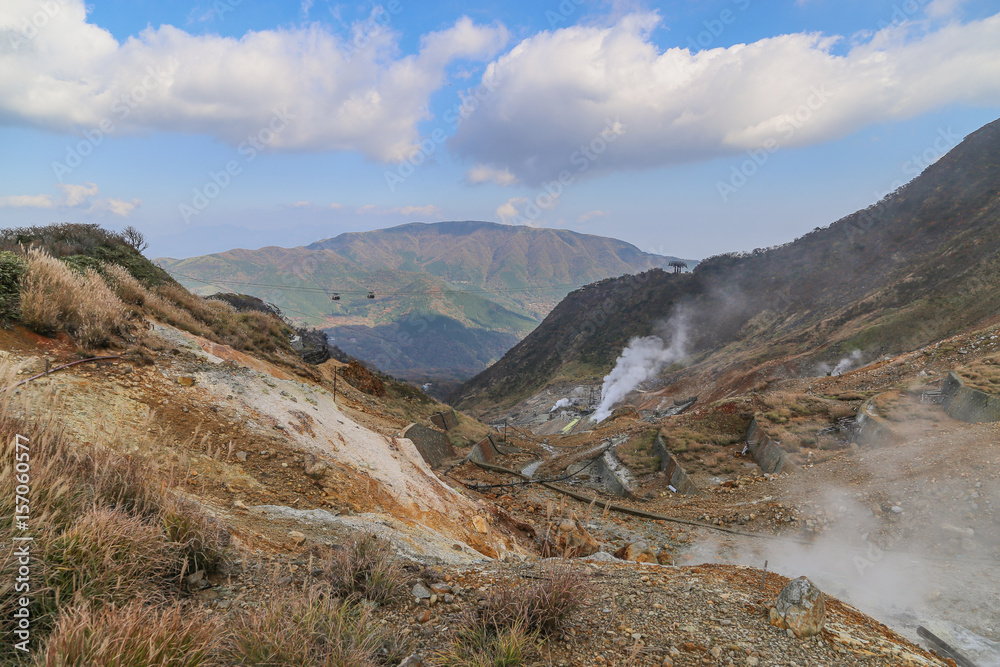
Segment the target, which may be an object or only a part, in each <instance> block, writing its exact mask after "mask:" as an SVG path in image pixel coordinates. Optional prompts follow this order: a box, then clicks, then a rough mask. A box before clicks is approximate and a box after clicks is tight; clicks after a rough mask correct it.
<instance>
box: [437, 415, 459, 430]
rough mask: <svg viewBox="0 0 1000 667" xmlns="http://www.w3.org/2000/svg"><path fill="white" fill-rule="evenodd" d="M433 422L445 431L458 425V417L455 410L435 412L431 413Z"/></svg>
mask: <svg viewBox="0 0 1000 667" xmlns="http://www.w3.org/2000/svg"><path fill="white" fill-rule="evenodd" d="M431 423H432V424H434V425H435V426H437V427H438V428H440V429H444V430H445V431H450V430H451V429H453V428H455V427H456V426H458V417H457V416H456V415H455V411H454V410H446V411H444V412H435V413H434V414H432V415H431Z"/></svg>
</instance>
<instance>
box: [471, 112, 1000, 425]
mask: <svg viewBox="0 0 1000 667" xmlns="http://www.w3.org/2000/svg"><path fill="white" fill-rule="evenodd" d="M680 312H683V313H684V323H685V329H686V332H687V334H688V336H689V339H690V341H691V342H690V346H689V350H690V352H691V357H690V358H689V362H691V363H692V364H693V365H692V366H691V367H690V368H689V369H688V370H687V371H685V373H684V374H683V375H686V376H688V377H695V376H698V377H700V378H701V379H702V386H704V387H712V386H719V384H720V381H724V382H729V383H738V382H740V381H741V379H746V378H749V377H751V375H754V374H755V375H754V377H755V378H756V379H757V380H760V379H766V377H767V376H768V374H771V375H772V376H773V374H776V373H777V374H781V373H784V374H787V373H789V372H792V373H801V374H810V373H811V372H812V369H814V368H815V367H816V366H817V365H818V364H819V363H820V362H821V361H829V360H836V359H837V358H838V356H841V355H842V354H843V353H844V352H846V351H853V350H859V351H860V352H861V354H862V356H863V358H866V359H869V360H870V359H872V358H874V357H876V356H878V355H879V354H882V353H890V352H898V351H903V350H907V349H912V348H915V347H918V346H920V345H924V344H927V343H929V342H933V341H935V340H939V339H941V338H943V337H945V336H947V335H948V334H949V333H950V332H954V331H958V330H962V329H965V328H968V327H970V326H972V325H974V324H977V323H981V322H983V321H984V320H987V319H989V318H991V317H994V316H997V315H998V314H1000V121H996V122H993V123H991V124H989V125H987V126H985V127H983V128H982V129H980V130H978V131H977V132H975V133H973V134H971V135H969V136H968V137H967V138H966V139H965V141H963V142H962V143H961V144H960V145H959V146H957V147H956V148H955V149H953V150H952V151H951V152H950V153H948V154H947V155H946V156H944V157H943V158H941V159H940V160H939V161H938V162H936V163H935V164H933V165H932V166H930V167H928V168H927V169H926V170H925V171H924V173H923V174H921V175H920V176H918V177H917V178H916V179H914V180H913V181H911V182H910V183H909V184H907V185H905V186H904V187H902V188H900V189H899V190H897V191H896V192H894V193H892V194H890V195H888V196H887V197H886V198H884V199H883V200H881V201H879V202H878V203H876V204H873V205H872V206H870V207H868V208H867V209H865V210H863V211H858V212H857V213H854V214H852V215H850V216H847V217H845V218H843V219H841V220H839V221H837V222H835V223H833V224H832V225H830V226H829V227H826V228H822V229H817V230H815V231H813V232H811V233H809V234H807V235H805V236H803V237H802V238H799V239H798V240H796V241H794V242H792V243H789V244H786V245H784V246H780V247H776V248H770V249H758V250H755V251H753V252H751V253H741V254H730V255H722V256H718V257H714V258H710V259H707V260H705V261H703V262H702V263H701V264H699V265H698V267H697V268H696V269H695V270H694V271H693V272H692V273H690V274H683V275H670V274H667V273H664V272H662V271H651V272H648V273H645V274H642V275H640V276H626V277H622V278H617V279H613V280H606V281H603V282H601V283H599V284H597V285H592V286H589V287H587V288H586V289H582V290H577V291H574V292H573V293H571V294H570V295H569V296H567V298H566V299H565V300H564V301H563V302H561V303H560V304H559V305H558V306H557V307H556V308H555V309H554V310H553V311H552V312H551V313H550V314H549V316H548V317H546V319H545V320H544V321H543V322H542V324H541V325H539V326H538V327H537V328H536V329H535V330H534V331H533V332H532V333H531V334H530V335H529V336H528V337H527V338H525V339H524V340H523V341H521V343H519V344H518V345H517V346H515V347H514V348H513V349H511V350H510V351H509V352H508V353H507V354H506V355H505V356H504V357H503V359H501V360H500V361H499V362H498V363H497V364H495V365H494V366H492V367H491V368H489V369H487V370H486V371H484V372H483V373H481V374H480V375H479V376H477V377H475V378H473V379H472V380H470V381H469V382H468V383H466V384H465V385H463V386H462V387H461V388H459V389H458V390H457V391H456V392H455V393H454V395H453V396H452V400H453V401H455V402H457V403H458V404H459V405H460V406H461V407H463V408H470V409H478V410H480V411H482V410H489V409H493V408H497V407H505V406H510V405H512V404H513V403H516V402H517V401H518V400H519V399H521V398H523V397H525V396H527V395H530V394H531V393H533V392H535V391H537V390H538V389H540V388H541V387H543V386H545V385H546V384H547V383H549V382H551V381H553V380H554V379H559V378H563V379H568V378H574V379H576V378H581V377H584V376H587V377H590V376H593V375H603V374H604V373H606V372H607V371H608V370H609V369H610V368H611V367H612V366H613V364H614V362H615V359H616V358H617V356H618V354H620V352H621V350H622V349H623V348H624V346H625V345H626V344H627V343H628V341H629V339H630V338H631V337H633V336H641V335H648V334H650V333H654V332H656V330H657V328H658V326H659V325H660V323H661V322H662V321H663V320H664V319H665V318H668V317H670V316H672V315H673V316H676V315H677V314H678V313H680Z"/></svg>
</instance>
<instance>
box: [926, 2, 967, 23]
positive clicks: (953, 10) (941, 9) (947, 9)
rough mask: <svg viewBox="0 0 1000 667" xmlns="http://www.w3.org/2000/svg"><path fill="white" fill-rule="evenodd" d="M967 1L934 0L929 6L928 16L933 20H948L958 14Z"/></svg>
mask: <svg viewBox="0 0 1000 667" xmlns="http://www.w3.org/2000/svg"><path fill="white" fill-rule="evenodd" d="M964 4H965V0H932V2H931V3H930V4H929V5H927V15H928V16H930V17H931V18H936V19H946V18H951V17H952V16H955V15H956V14H958V12H959V10H960V9H961V8H962V5H964Z"/></svg>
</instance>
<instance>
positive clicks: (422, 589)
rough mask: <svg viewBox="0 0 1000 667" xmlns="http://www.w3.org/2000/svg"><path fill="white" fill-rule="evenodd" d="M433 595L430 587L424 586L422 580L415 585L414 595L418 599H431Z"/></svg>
mask: <svg viewBox="0 0 1000 667" xmlns="http://www.w3.org/2000/svg"><path fill="white" fill-rule="evenodd" d="M431 595H432V593H431V591H430V589H429V588H427V587H426V586H424V585H423V583H421V582H417V584H416V585H415V586H414V587H413V597H415V598H417V599H418V600H429V599H430V597H431Z"/></svg>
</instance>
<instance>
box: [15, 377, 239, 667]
mask: <svg viewBox="0 0 1000 667" xmlns="http://www.w3.org/2000/svg"><path fill="white" fill-rule="evenodd" d="M14 381H15V375H14V374H13V372H12V369H11V368H9V367H6V366H0V386H3V387H9V386H11V385H12V384H13V383H14ZM27 400H28V399H27V398H24V397H18V396H15V395H14V394H13V393H12V392H3V393H0V456H2V457H3V460H4V461H15V460H16V459H15V455H17V454H19V453H23V452H24V451H25V450H24V449H23V448H22V449H21V450H18V448H17V439H15V435H16V434H20V435H22V436H24V437H26V438H28V442H27V443H26V446H27V450H26V451H27V453H28V460H27V461H26V462H24V463H25V464H26V465H28V466H29V468H30V471H29V472H28V473H25V472H24V471H19V470H18V469H17V467H15V466H13V465H4V466H2V467H0V487H2V488H5V489H9V490H11V493H6V494H2V495H0V532H2V533H3V534H8V535H9V534H13V533H14V531H15V525H14V517H15V514H16V513H17V507H18V506H19V505H21V503H18V502H16V497H15V496H14V495H13V493H12V492H13V490H14V489H16V487H17V486H18V484H22V483H24V481H23V480H19V479H18V475H22V474H28V476H29V478H30V479H29V484H30V494H29V499H30V510H31V511H30V519H29V522H28V523H29V528H30V535H31V536H32V537H33V538H34V542H32V561H31V577H32V579H31V595H30V612H31V617H32V639H33V646H35V647H37V646H38V644H37V642H38V641H39V640H41V639H43V638H44V637H45V635H46V633H47V632H48V631H49V630H50V629H51V628H52V627H53V626H54V625H55V624H56V623H57V622H58V619H59V617H60V615H61V613H62V612H63V610H64V609H66V608H67V607H68V606H69V605H72V604H86V605H88V606H90V607H92V608H93V609H95V610H97V609H99V608H100V607H102V606H106V605H109V604H118V605H121V604H128V603H130V602H132V601H135V600H140V601H143V602H144V603H149V602H158V603H159V602H163V601H167V600H169V599H171V598H172V597H175V596H176V595H177V594H178V593H179V592H180V579H181V575H182V574H183V573H184V572H188V571H191V570H193V569H195V568H201V569H206V570H209V571H211V569H212V568H213V567H217V566H218V564H219V563H220V562H221V560H222V554H223V550H224V549H225V545H226V541H227V537H228V536H227V535H226V533H225V531H224V530H222V529H221V527H219V526H218V525H217V524H216V523H215V522H214V520H212V519H210V518H208V517H206V516H204V514H203V513H202V512H200V510H199V509H198V508H197V507H196V506H194V505H192V504H189V503H179V502H178V501H177V500H176V498H175V496H174V494H173V493H172V492H171V491H170V490H169V489H168V488H166V486H165V484H164V483H163V481H162V480H161V479H160V478H159V477H158V476H157V475H155V474H154V473H153V472H152V471H151V469H150V468H149V467H148V465H147V464H146V463H145V462H144V461H143V460H141V459H138V458H135V457H124V456H121V455H118V454H116V453H114V452H113V451H112V450H114V449H120V448H121V447H119V445H120V443H117V442H111V441H108V442H96V443H94V445H93V446H87V447H82V446H78V445H71V444H69V438H68V437H67V436H66V434H65V433H64V432H63V430H62V429H61V427H60V425H59V423H58V415H59V414H60V412H61V409H62V407H61V406H60V405H59V404H58V402H57V399H55V398H50V399H48V401H47V402H46V401H44V400H43V401H41V402H40V401H38V400H37V398H36V399H34V400H32V402H31V404H30V406H29V405H28V403H27ZM29 407H30V408H32V409H33V410H34V413H35V415H36V416H35V417H34V418H31V419H30V420H29V419H28V418H27V417H26V415H28V414H29ZM22 443H23V440H22ZM178 527H179V528H180V529H179V530H178V529H177V528H178ZM18 568H19V563H18V560H17V557H16V555H15V553H14V550H13V546H12V545H11V544H9V543H8V544H5V545H4V547H3V548H2V549H0V632H2V633H3V634H4V636H11V634H10V633H11V630H12V629H13V628H12V625H11V622H12V618H13V617H12V613H13V611H14V609H15V608H17V606H18V604H19V602H18V601H19V597H21V596H19V595H16V594H15V590H14V586H15V580H16V574H15V573H16V572H17V571H18ZM11 650H12V649H11V643H10V642H5V643H4V644H2V645H0V662H3V661H4V660H5V659H7V658H11V657H12V656H11V654H10V651H11Z"/></svg>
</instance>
